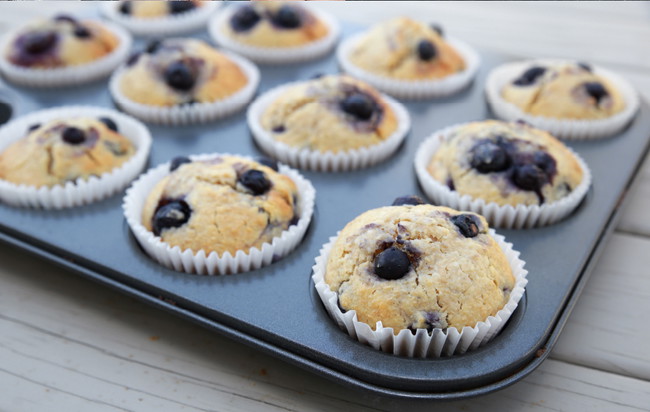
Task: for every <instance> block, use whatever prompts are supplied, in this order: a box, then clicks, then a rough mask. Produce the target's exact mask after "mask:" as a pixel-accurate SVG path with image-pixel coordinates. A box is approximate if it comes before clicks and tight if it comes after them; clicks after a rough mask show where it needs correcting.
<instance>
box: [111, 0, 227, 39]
mask: <svg viewBox="0 0 650 412" xmlns="http://www.w3.org/2000/svg"><path fill="white" fill-rule="evenodd" d="M119 6H120V2H118V1H106V2H103V4H102V12H103V13H104V15H105V16H106V17H108V18H109V19H111V20H113V21H114V22H115V23H117V24H119V25H121V26H123V27H124V28H126V29H127V30H128V31H130V32H131V33H133V34H134V35H136V36H143V37H159V36H173V35H178V34H184V33H189V32H192V31H196V30H199V29H202V28H204V27H205V26H206V25H207V23H208V20H210V17H211V16H212V13H214V11H215V10H217V9H218V8H219V7H221V2H220V1H204V2H203V4H202V6H201V7H197V8H195V9H193V10H189V11H186V12H183V13H179V14H173V15H169V16H164V17H155V18H149V19H142V18H137V17H132V16H127V15H124V14H122V13H120V12H119V10H118V7H119Z"/></svg>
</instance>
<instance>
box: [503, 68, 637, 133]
mask: <svg viewBox="0 0 650 412" xmlns="http://www.w3.org/2000/svg"><path fill="white" fill-rule="evenodd" d="M501 96H502V97H503V99H504V100H506V101H508V102H510V103H512V104H514V105H515V106H517V107H518V108H520V109H521V110H523V111H524V112H526V113H528V114H531V115H534V116H543V117H551V118H559V119H573V120H589V119H603V118H607V117H610V116H613V115H615V114H616V113H619V112H621V111H622V110H623V109H624V108H625V102H624V100H623V97H622V96H621V94H620V93H619V91H618V90H617V89H616V87H614V85H613V84H612V83H611V82H610V81H609V80H607V79H606V78H604V77H603V76H599V75H597V74H595V73H594V72H593V69H592V67H591V66H590V65H589V64H586V63H562V64H548V65H545V64H541V63H540V64H536V65H531V66H530V67H528V68H526V69H525V70H524V71H523V72H522V73H521V74H520V75H519V77H517V78H515V79H514V80H513V81H512V82H510V83H509V84H507V85H506V86H504V87H503V89H502V91H501Z"/></svg>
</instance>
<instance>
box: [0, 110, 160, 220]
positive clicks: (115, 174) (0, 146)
mask: <svg viewBox="0 0 650 412" xmlns="http://www.w3.org/2000/svg"><path fill="white" fill-rule="evenodd" d="M84 116H88V117H109V118H111V119H112V120H114V121H115V123H116V124H117V127H118V130H119V133H120V134H121V135H123V136H125V137H127V138H128V139H129V140H131V142H133V144H134V145H135V147H136V152H135V154H134V155H133V157H132V158H131V159H129V160H127V161H126V162H125V163H124V164H122V165H121V166H120V167H118V168H116V169H114V170H112V171H110V172H107V173H104V174H102V175H101V176H99V177H95V176H91V177H89V178H88V179H83V178H79V179H77V180H75V181H74V182H66V183H65V184H64V185H57V186H53V187H46V186H42V187H36V186H27V185H24V184H20V185H17V184H15V183H11V182H8V181H6V180H2V179H0V200H1V201H2V202H5V203H8V204H10V205H12V206H17V207H40V208H44V209H62V208H67V207H73V206H81V205H85V204H88V203H92V202H95V201H98V200H101V199H104V198H106V197H109V196H111V195H113V194H115V193H117V192H119V191H121V190H122V189H124V188H125V187H126V186H127V185H128V184H129V182H130V181H131V180H133V179H134V178H135V177H136V176H137V175H138V174H139V173H140V171H142V169H143V168H144V165H145V163H146V162H147V159H148V157H149V150H150V149H151V134H150V133H149V130H148V129H147V128H146V126H145V125H143V124H142V123H140V122H139V121H138V120H136V119H134V118H132V117H131V116H127V115H125V114H123V113H119V112H116V111H114V110H110V109H105V108H100V107H90V106H64V107H58V108H54V109H47V110H41V111H38V112H33V113H30V114H28V115H26V116H22V117H19V118H18V119H16V120H13V121H11V122H10V123H7V124H6V125H4V126H3V127H2V128H0V152H2V151H4V150H5V149H6V148H7V147H8V146H9V145H10V144H11V143H13V142H15V141H17V140H19V139H21V138H23V137H25V135H26V131H27V130H28V128H29V126H31V125H32V124H34V123H43V122H47V121H50V120H55V119H65V118H76V117H84Z"/></svg>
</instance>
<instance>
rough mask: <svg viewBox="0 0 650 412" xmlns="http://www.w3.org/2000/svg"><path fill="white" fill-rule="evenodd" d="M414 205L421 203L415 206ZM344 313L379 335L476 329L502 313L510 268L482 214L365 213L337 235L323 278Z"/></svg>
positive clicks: (396, 209) (403, 209)
mask: <svg viewBox="0 0 650 412" xmlns="http://www.w3.org/2000/svg"><path fill="white" fill-rule="evenodd" d="M412 203H418V202H417V201H414V202H412ZM324 281H325V283H326V284H327V285H328V286H329V289H330V290H332V291H334V292H336V293H337V295H338V306H339V308H340V309H341V311H343V312H347V311H350V310H355V311H356V314H357V317H358V320H359V321H360V322H363V323H366V324H367V325H369V326H370V327H371V328H373V329H374V327H375V324H376V323H377V322H379V321H381V322H382V325H383V326H384V327H388V328H393V333H394V334H395V335H397V334H398V333H399V332H400V331H401V330H404V329H408V330H411V332H412V333H413V334H415V333H416V331H417V330H418V329H426V330H427V331H429V332H431V331H433V330H434V329H442V330H446V329H447V328H456V329H457V330H458V331H461V330H462V329H463V327H465V326H469V327H474V326H475V325H476V324H477V322H481V321H485V320H486V319H487V318H488V317H489V316H493V315H495V314H496V313H497V312H498V311H499V310H501V309H502V308H503V307H504V306H505V305H506V303H508V301H509V298H510V293H511V291H513V288H514V287H515V276H514V274H513V270H512V268H511V266H510V264H509V262H508V259H507V258H506V256H505V254H504V252H503V251H502V249H501V247H500V246H499V244H498V243H497V242H496V241H495V239H494V238H493V237H492V236H491V235H490V234H489V233H488V224H487V222H486V221H485V219H484V218H483V217H482V216H479V215H476V214H473V213H468V212H459V211H456V210H454V209H450V208H446V207H437V206H431V205H426V204H417V205H412V204H408V203H407V204H406V205H400V206H390V207H383V208H379V209H373V210H370V211H367V212H365V213H363V214H361V215H360V216H358V217H357V218H355V219H354V220H352V221H351V222H350V223H348V224H347V225H346V226H345V228H344V229H343V230H342V231H341V232H340V233H339V235H338V238H337V239H336V241H335V243H334V245H333V246H332V249H331V252H330V254H329V258H328V260H327V265H326V269H325V274H324Z"/></svg>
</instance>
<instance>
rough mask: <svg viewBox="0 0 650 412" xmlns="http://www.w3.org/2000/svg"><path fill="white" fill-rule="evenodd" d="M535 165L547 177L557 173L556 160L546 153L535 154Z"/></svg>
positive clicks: (538, 152)
mask: <svg viewBox="0 0 650 412" xmlns="http://www.w3.org/2000/svg"><path fill="white" fill-rule="evenodd" d="M533 163H535V165H536V166H537V167H539V168H540V169H542V170H543V171H544V173H546V175H547V176H550V175H553V174H554V173H555V159H553V156H551V155H550V154H548V153H546V152H542V151H541V150H540V151H537V152H535V153H533Z"/></svg>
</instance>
